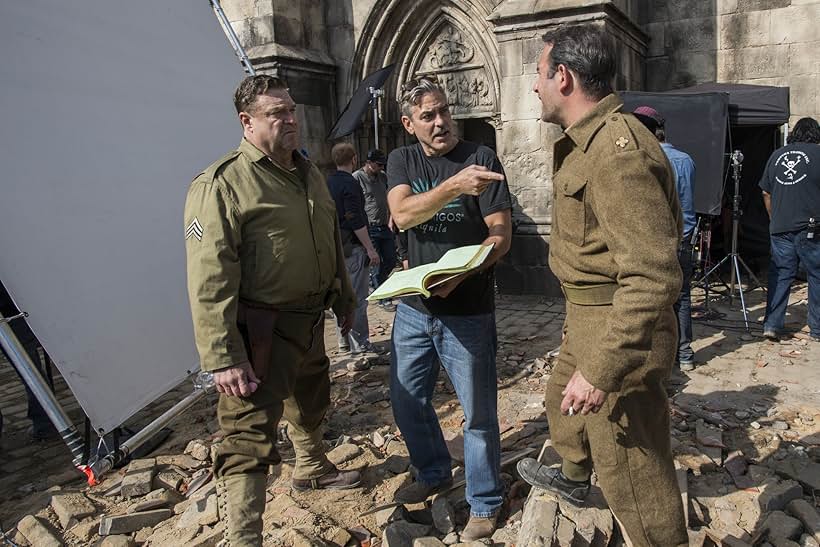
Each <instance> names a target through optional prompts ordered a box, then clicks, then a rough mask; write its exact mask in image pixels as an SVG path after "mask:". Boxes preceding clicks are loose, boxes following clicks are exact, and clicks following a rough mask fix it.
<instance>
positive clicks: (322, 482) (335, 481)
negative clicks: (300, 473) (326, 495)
mask: <svg viewBox="0 0 820 547" xmlns="http://www.w3.org/2000/svg"><path fill="white" fill-rule="evenodd" d="M361 483H362V475H361V473H359V472H358V471H342V470H341V469H334V470H333V471H331V472H330V473H325V474H324V475H322V476H321V477H318V478H315V479H293V480H292V481H291V487H292V488H293V489H294V490H296V491H298V492H304V491H306V490H350V489H351V488H356V487H357V486H359V485H360V484H361Z"/></svg>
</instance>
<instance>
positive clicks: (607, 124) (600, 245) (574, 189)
mask: <svg viewBox="0 0 820 547" xmlns="http://www.w3.org/2000/svg"><path fill="white" fill-rule="evenodd" d="M621 106H622V102H621V100H620V98H619V97H618V96H617V95H615V94H611V95H609V96H607V97H605V98H604V99H602V100H601V101H600V102H599V103H598V104H597V105H596V106H595V108H594V109H593V110H592V111H591V112H590V113H588V114H587V115H586V116H585V117H584V118H583V119H581V120H579V121H578V122H576V123H575V124H573V125H572V126H571V127H569V128H568V129H567V130H566V131H565V134H564V136H563V137H561V138H560V139H559V140H558V141H556V143H555V145H554V165H553V173H555V175H554V178H553V199H554V202H553V203H554V217H553V226H552V229H553V231H552V236H551V239H550V259H549V263H550V268H551V269H552V271H553V272H554V273H555V275H556V276H557V277H558V279H559V280H560V281H561V283H562V285H564V286H565V287H571V288H574V289H578V288H581V289H583V288H585V287H595V286H596V285H603V286H611V288H612V291H613V292H612V294H611V304H612V307H613V309H612V313H611V316H610V317H611V320H610V321H609V324H608V325H607V330H606V335H605V337H604V339H603V344H602V345H601V347H599V348H596V351H595V352H594V354H595V356H596V357H595V358H594V359H592V360H590V361H586V362H583V363H580V365H579V368H580V369H581V373H582V374H583V375H584V377H585V378H586V379H587V380H588V381H589V382H591V383H592V385H594V386H595V387H597V388H598V389H601V390H603V391H606V392H610V393H611V392H615V391H619V390H620V388H621V383H622V382H623V379H624V377H625V376H626V375H627V374H628V373H629V372H631V371H633V370H635V369H637V368H638V367H640V366H641V364H642V363H643V362H644V360H645V359H646V356H647V355H648V353H649V350H650V349H651V348H650V346H651V334H652V332H653V326H654V324H655V321H656V319H657V318H658V316H659V314H660V313H662V312H663V311H665V310H668V309H671V306H672V305H673V303H674V302H675V301H676V300H677V298H678V294H679V291H680V287H681V270H680V266H679V263H678V256H677V250H678V244H679V242H680V240H681V233H682V226H683V224H682V216H681V209H680V204H679V202H678V195H677V191H676V190H675V181H674V175H673V174H672V170H671V167H670V166H669V162H668V160H667V159H666V155H665V154H664V153H663V150H662V149H661V147H660V145H659V143H658V140H657V139H656V138H655V136H654V135H653V134H652V133H650V132H649V131H648V130H647V129H646V128H645V127H644V126H643V125H642V124H641V123H640V122H639V121H638V120H637V119H636V118H635V117H634V116H632V115H631V114H625V113H622V112H620V110H621ZM565 292H566V294H567V297H568V300H570V301H572V300H573V299H572V298H571V294H570V291H568V290H567V289H566V288H565ZM577 292H578V291H577V290H576V291H575V293H576V294H577ZM576 303H581V302H576Z"/></svg>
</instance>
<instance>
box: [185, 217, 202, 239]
mask: <svg viewBox="0 0 820 547" xmlns="http://www.w3.org/2000/svg"><path fill="white" fill-rule="evenodd" d="M192 237H195V238H196V240H197V241H202V224H200V223H199V219H198V218H196V217H194V220H192V221H191V223H190V224H189V225H188V227H187V228H185V239H186V240H188V239H191V238H192Z"/></svg>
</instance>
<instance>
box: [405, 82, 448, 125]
mask: <svg viewBox="0 0 820 547" xmlns="http://www.w3.org/2000/svg"><path fill="white" fill-rule="evenodd" d="M428 93H440V94H441V96H442V97H444V99H445V100H446V99H447V93H445V91H444V88H443V87H441V86H440V85H439V83H438V80H436V79H435V77H429V76H425V77H422V78H417V79H413V80H408V81H407V82H405V83H404V84H402V86H401V94H400V96H399V108H400V109H401V113H402V115H404V116H407V117H408V118H409V117H410V116H411V114H412V113H413V107H414V106H418V105H419V103H420V102H421V99H422V97H424V96H425V95H427V94H428Z"/></svg>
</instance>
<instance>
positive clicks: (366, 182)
mask: <svg viewBox="0 0 820 547" xmlns="http://www.w3.org/2000/svg"><path fill="white" fill-rule="evenodd" d="M386 163H387V158H386V157H385V155H384V152H382V151H381V150H371V151H370V152H368V153H367V161H366V162H365V163H364V165H363V166H362V168H361V169H359V170H357V171H354V172H353V176H354V177H356V180H357V181H359V186H361V188H362V193H363V194H364V209H365V211H366V212H367V222H368V224H369V227H368V229H367V231H368V233H369V234H370V241H372V242H373V246H374V247H375V248H376V252H377V253H379V259H380V260H381V262H380V263H379V264H378V265H375V264H371V266H372V267H371V269H370V286H371V287H372V288H373V290H376V289H377V288H378V287H379V285H381V284H382V283H384V282H385V280H386V279H387V278H388V277H389V276H390V274H391V273H392V272H393V268H395V267H396V240H395V236H394V234H393V218H392V217H391V216H390V209H389V207H388V206H387V175H385V173H384V166H385V164H386ZM378 304H379V306H381V307H382V308H384V309H385V310H387V311H395V310H396V306H394V305H393V303H392V302H391V301H390V300H379V302H378Z"/></svg>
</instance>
